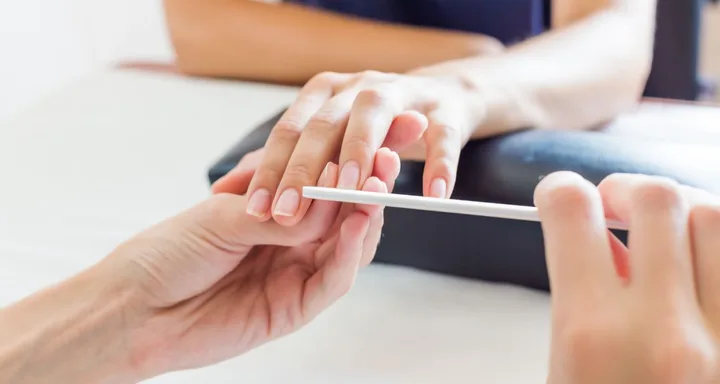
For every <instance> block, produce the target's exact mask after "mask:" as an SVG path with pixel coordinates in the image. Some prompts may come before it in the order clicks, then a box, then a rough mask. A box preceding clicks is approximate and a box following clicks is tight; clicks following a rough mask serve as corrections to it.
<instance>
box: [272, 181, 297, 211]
mask: <svg viewBox="0 0 720 384" xmlns="http://www.w3.org/2000/svg"><path fill="white" fill-rule="evenodd" d="M298 207H300V195H299V194H298V192H297V191H296V190H295V188H288V189H286V190H285V192H283V193H282V195H280V198H279V199H278V201H277V204H275V211H274V213H275V214H276V215H278V216H295V213H297V210H298Z"/></svg>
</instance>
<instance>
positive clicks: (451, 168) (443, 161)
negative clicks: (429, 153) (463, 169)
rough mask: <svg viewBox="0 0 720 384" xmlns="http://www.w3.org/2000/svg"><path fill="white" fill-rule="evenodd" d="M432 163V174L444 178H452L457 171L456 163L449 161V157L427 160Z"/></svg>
mask: <svg viewBox="0 0 720 384" xmlns="http://www.w3.org/2000/svg"><path fill="white" fill-rule="evenodd" d="M428 161H431V162H432V168H433V171H434V172H432V174H433V175H435V174H442V175H445V176H453V175H455V172H456V171H457V163H456V162H455V161H453V160H451V159H450V157H449V156H438V157H432V158H430V159H428Z"/></svg>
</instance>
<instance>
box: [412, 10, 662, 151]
mask: <svg viewBox="0 0 720 384" xmlns="http://www.w3.org/2000/svg"><path fill="white" fill-rule="evenodd" d="M640 12H641V11H640V10H630V9H624V8H619V7H617V8H616V7H614V8H610V9H608V10H606V11H602V12H600V13H597V14H596V15H593V16H591V17H590V18H587V19H585V20H583V21H581V22H578V23H576V24H574V25H571V26H569V27H567V28H563V29H558V30H554V31H552V32H549V33H546V34H544V35H541V36H539V37H537V38H534V39H530V40H528V41H526V42H524V43H522V44H519V45H517V46H514V47H512V48H509V49H508V50H507V51H506V52H505V53H502V54H500V55H496V56H493V57H478V58H470V59H463V60H456V61H451V62H447V63H444V64H441V65H437V66H431V67H426V68H421V69H419V70H418V71H417V72H419V73H425V74H454V75H458V76H460V77H461V78H462V79H463V81H464V82H465V84H467V86H468V87H469V88H470V89H471V91H472V92H474V93H475V94H476V95H477V97H478V99H479V100H482V103H481V104H482V105H483V107H484V108H486V111H485V112H486V113H485V116H484V119H483V122H482V124H480V125H479V126H478V127H477V129H476V131H475V132H476V134H475V137H476V138H477V137H484V136H491V135H495V134H499V133H504V132H508V131H512V130H516V129H521V128H530V127H535V128H553V129H584V128H590V127H593V126H596V125H597V124H600V123H602V122H604V121H607V120H608V119H611V118H613V117H614V116H615V115H617V114H618V113H620V112H623V111H624V110H626V109H628V108H630V107H632V106H634V105H635V104H636V102H637V100H638V98H639V97H640V96H641V94H642V91H643V89H644V86H645V82H646V80H647V75H648V73H649V70H650V64H651V61H652V47H653V43H652V42H653V34H654V14H653V13H652V12H646V13H649V14H646V15H643V16H639V15H641V13H640Z"/></svg>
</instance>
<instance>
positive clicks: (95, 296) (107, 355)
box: [0, 263, 142, 383]
mask: <svg viewBox="0 0 720 384" xmlns="http://www.w3.org/2000/svg"><path fill="white" fill-rule="evenodd" d="M109 267H110V266H109V265H107V264H105V263H100V264H98V265H96V266H93V267H92V268H90V269H88V270H86V271H83V272H82V273H80V274H78V275H76V276H74V277H73V278H71V279H69V280H66V281H64V282H63V283H60V284H58V285H56V286H53V287H50V288H48V289H46V290H44V291H42V292H39V293H37V294H35V295H33V296H31V297H28V298H26V299H24V300H22V301H20V302H18V303H16V304H14V305H12V306H10V307H9V308H7V309H5V310H3V311H2V312H0V341H1V342H0V360H2V362H1V363H0V381H2V382H6V381H5V380H7V382H13V383H46V382H47V383H50V382H99V383H126V382H127V383H130V382H136V381H137V380H138V377H137V375H136V370H135V369H134V365H133V362H132V353H131V348H130V344H129V342H128V340H129V339H128V335H129V334H131V333H132V330H133V329H135V328H137V327H139V326H140V325H141V324H142V313H141V312H140V310H139V308H140V307H139V306H137V305H136V304H137V303H136V302H135V299H134V296H135V295H134V293H133V288H132V287H131V286H130V285H128V284H127V282H125V281H123V280H122V279H121V278H119V277H118V276H120V274H118V273H114V271H112V270H111V269H110V268H109Z"/></svg>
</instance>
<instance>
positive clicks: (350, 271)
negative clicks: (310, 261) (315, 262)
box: [303, 212, 370, 319]
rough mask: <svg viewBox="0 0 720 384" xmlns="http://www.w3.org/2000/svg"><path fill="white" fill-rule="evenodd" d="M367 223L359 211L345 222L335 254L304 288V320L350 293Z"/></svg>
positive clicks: (367, 219)
mask: <svg viewBox="0 0 720 384" xmlns="http://www.w3.org/2000/svg"><path fill="white" fill-rule="evenodd" d="M369 224H370V218H369V217H368V216H367V215H365V214H364V213H361V212H353V213H352V214H350V216H348V217H347V218H346V219H345V221H344V222H343V224H342V226H341V227H340V236H339V238H338V240H337V244H336V246H335V252H334V255H332V256H331V257H328V258H327V259H326V261H325V263H324V264H323V266H322V267H321V268H320V270H318V271H317V272H316V273H315V274H314V275H313V276H312V277H311V278H310V279H309V280H308V282H307V284H306V285H305V291H304V293H303V298H304V301H303V308H304V313H305V315H306V318H308V319H312V318H314V317H315V316H317V315H318V314H319V313H320V312H322V311H323V310H324V309H325V308H327V307H328V306H329V305H330V304H332V303H334V302H335V301H336V300H337V299H339V298H340V297H342V296H344V295H345V294H346V293H347V292H348V291H349V290H350V288H351V287H352V285H353V283H354V282H355V276H356V275H357V271H358V268H359V265H360V259H361V257H362V255H363V241H364V239H365V236H366V234H367V231H368V228H369Z"/></svg>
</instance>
